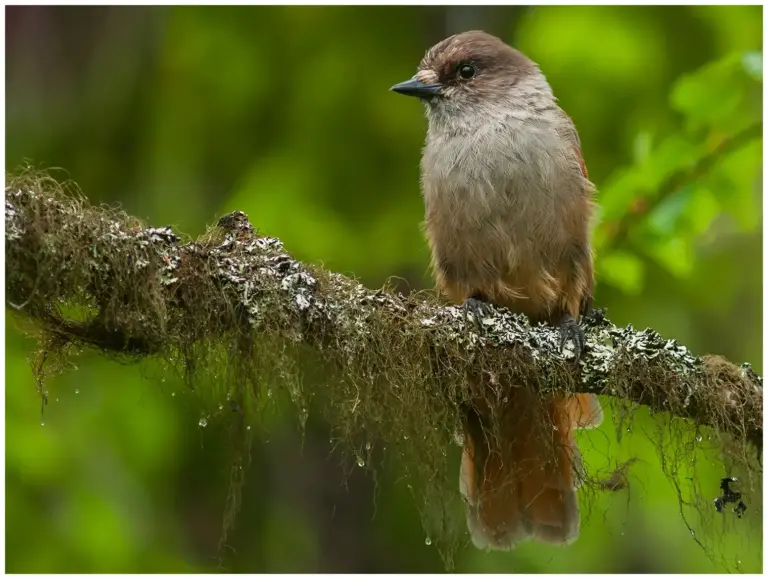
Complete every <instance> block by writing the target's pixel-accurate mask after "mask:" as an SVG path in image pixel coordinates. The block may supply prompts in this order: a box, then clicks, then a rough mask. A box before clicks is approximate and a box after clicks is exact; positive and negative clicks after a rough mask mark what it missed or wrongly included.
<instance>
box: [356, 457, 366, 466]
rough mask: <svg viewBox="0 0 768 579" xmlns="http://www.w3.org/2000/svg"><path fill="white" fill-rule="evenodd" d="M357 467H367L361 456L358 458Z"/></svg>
mask: <svg viewBox="0 0 768 579" xmlns="http://www.w3.org/2000/svg"><path fill="white" fill-rule="evenodd" d="M357 466H359V467H360V468H362V467H364V466H365V461H364V460H363V457H361V456H358V457H357Z"/></svg>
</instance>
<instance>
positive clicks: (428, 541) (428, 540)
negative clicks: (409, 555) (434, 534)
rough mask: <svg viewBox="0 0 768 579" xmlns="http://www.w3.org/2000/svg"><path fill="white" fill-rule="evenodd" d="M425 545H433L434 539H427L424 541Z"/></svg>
mask: <svg viewBox="0 0 768 579" xmlns="http://www.w3.org/2000/svg"><path fill="white" fill-rule="evenodd" d="M424 544H425V545H431V544H432V539H430V538H429V537H427V538H426V539H424Z"/></svg>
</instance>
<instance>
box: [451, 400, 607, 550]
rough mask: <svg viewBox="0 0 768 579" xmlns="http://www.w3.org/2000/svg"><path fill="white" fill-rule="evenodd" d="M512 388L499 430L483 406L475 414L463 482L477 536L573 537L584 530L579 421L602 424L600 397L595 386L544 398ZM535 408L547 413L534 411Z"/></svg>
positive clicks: (492, 542)
mask: <svg viewBox="0 0 768 579" xmlns="http://www.w3.org/2000/svg"><path fill="white" fill-rule="evenodd" d="M512 395H513V397H514V398H513V399H511V400H510V401H509V402H510V403H509V405H508V406H507V409H508V411H507V412H505V413H504V414H505V416H504V420H503V422H504V423H503V424H502V425H500V426H499V427H498V429H497V431H498V435H495V436H494V435H492V434H490V433H488V432H487V431H486V430H485V429H483V427H482V424H481V419H480V416H479V414H477V413H476V412H474V411H470V413H469V415H468V419H467V423H466V427H465V436H464V452H463V455H462V460H461V477H460V485H461V492H462V495H463V496H464V499H465V501H466V503H467V523H468V526H469V531H470V535H471V537H472V542H473V543H474V544H475V546H477V547H478V548H490V549H502V550H505V549H511V548H513V547H514V546H515V545H517V544H518V543H520V542H521V541H524V540H526V539H534V540H538V541H542V542H546V543H553V544H561V545H567V544H569V543H571V542H573V541H574V540H575V539H576V538H577V537H578V535H579V507H578V500H577V496H576V489H577V488H578V486H579V484H580V482H581V474H580V473H581V468H582V466H581V455H580V453H579V450H578V448H577V446H576V441H575V438H574V429H575V428H594V427H596V426H599V424H600V423H601V422H602V418H603V414H602V410H601V408H600V403H599V402H598V400H597V396H595V395H592V394H576V395H570V396H568V397H564V396H562V395H559V396H556V397H552V396H549V397H546V398H543V397H542V398H539V397H536V396H535V395H534V394H533V393H532V392H530V391H529V390H527V389H525V388H519V389H514V390H513V392H512ZM531 409H541V411H542V414H540V415H538V416H537V417H534V416H530V415H528V412H526V411H527V410H531ZM545 431H546V433H545Z"/></svg>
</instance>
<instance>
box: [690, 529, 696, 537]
mask: <svg viewBox="0 0 768 579" xmlns="http://www.w3.org/2000/svg"><path fill="white" fill-rule="evenodd" d="M691 537H694V538H696V533H694V532H693V529H691Z"/></svg>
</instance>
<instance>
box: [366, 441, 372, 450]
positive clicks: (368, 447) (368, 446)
mask: <svg viewBox="0 0 768 579" xmlns="http://www.w3.org/2000/svg"><path fill="white" fill-rule="evenodd" d="M365 450H371V443H370V442H366V443H365Z"/></svg>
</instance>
